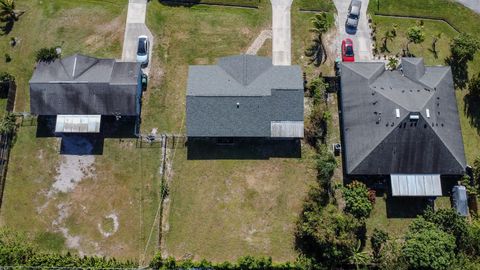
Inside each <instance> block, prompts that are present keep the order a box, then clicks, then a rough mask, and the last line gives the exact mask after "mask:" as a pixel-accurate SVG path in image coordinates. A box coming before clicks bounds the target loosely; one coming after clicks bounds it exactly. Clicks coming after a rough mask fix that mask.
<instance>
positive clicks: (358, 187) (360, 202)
mask: <svg viewBox="0 0 480 270" xmlns="http://www.w3.org/2000/svg"><path fill="white" fill-rule="evenodd" d="M343 196H344V198H345V212H347V213H350V214H352V215H353V216H354V217H356V218H359V219H363V218H367V217H368V216H370V212H372V209H373V205H372V203H371V202H370V200H369V196H368V189H367V186H366V185H365V184H363V183H361V182H358V181H353V182H352V183H350V184H348V185H347V186H346V187H345V188H344V189H343Z"/></svg>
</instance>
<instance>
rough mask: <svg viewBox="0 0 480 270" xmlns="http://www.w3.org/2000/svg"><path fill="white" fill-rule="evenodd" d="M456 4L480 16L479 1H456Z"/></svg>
mask: <svg viewBox="0 0 480 270" xmlns="http://www.w3.org/2000/svg"><path fill="white" fill-rule="evenodd" d="M457 2H459V3H461V4H462V5H464V6H466V7H468V8H469V9H471V10H473V11H475V12H476V13H479V14H480V0H457Z"/></svg>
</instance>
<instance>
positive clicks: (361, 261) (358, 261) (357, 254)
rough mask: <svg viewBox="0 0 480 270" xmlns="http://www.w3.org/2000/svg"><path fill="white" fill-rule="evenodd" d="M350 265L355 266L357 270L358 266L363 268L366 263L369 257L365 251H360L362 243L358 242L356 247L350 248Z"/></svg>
mask: <svg viewBox="0 0 480 270" xmlns="http://www.w3.org/2000/svg"><path fill="white" fill-rule="evenodd" d="M348 260H349V261H350V263H351V264H353V265H355V268H356V269H357V270H359V269H360V266H362V265H363V266H365V265H366V264H367V263H368V260H369V257H368V254H367V253H366V252H365V251H362V243H361V242H360V240H359V241H358V244H357V247H356V248H352V255H351V256H350V258H348Z"/></svg>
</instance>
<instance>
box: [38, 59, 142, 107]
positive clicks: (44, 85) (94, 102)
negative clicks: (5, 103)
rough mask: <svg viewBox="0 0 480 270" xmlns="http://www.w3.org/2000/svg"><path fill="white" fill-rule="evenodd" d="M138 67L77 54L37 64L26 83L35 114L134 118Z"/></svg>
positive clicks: (132, 64)
mask: <svg viewBox="0 0 480 270" xmlns="http://www.w3.org/2000/svg"><path fill="white" fill-rule="evenodd" d="M139 74H140V65H139V64H138V63H131V62H117V61H115V60H113V59H97V58H94V57H88V56H84V55H80V54H75V55H73V56H70V57H67V58H64V59H61V60H56V61H54V62H51V63H45V62H40V63H38V64H37V67H36V69H35V71H34V73H33V76H32V78H31V80H30V111H31V113H33V114H37V115H57V114H101V115H112V114H121V115H136V114H137V104H136V102H137V90H138V84H139V78H138V76H139Z"/></svg>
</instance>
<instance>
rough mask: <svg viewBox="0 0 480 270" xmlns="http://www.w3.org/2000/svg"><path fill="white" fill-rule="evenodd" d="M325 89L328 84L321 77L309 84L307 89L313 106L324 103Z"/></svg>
mask: <svg viewBox="0 0 480 270" xmlns="http://www.w3.org/2000/svg"><path fill="white" fill-rule="evenodd" d="M327 87H328V84H327V83H326V82H325V81H324V80H323V78H321V77H318V78H315V79H313V80H312V81H311V82H310V85H309V87H308V89H309V91H310V96H311V97H312V98H313V104H314V105H318V104H320V103H321V102H323V101H325V95H326V93H327Z"/></svg>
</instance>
